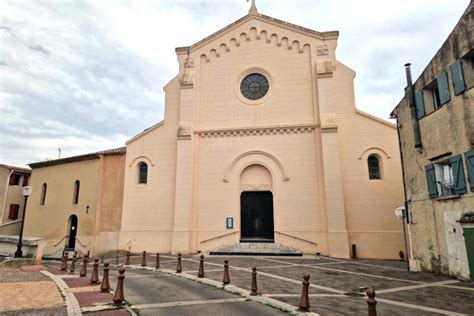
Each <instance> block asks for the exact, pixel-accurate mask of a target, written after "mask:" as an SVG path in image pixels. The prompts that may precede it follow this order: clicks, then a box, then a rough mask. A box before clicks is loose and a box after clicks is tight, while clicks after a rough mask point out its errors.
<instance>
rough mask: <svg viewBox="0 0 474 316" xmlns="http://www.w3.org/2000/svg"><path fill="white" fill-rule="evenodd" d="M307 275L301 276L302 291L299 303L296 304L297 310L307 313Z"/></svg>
mask: <svg viewBox="0 0 474 316" xmlns="http://www.w3.org/2000/svg"><path fill="white" fill-rule="evenodd" d="M308 292H309V274H308V273H305V274H304V275H303V291H302V292H301V298H300V303H299V304H298V307H299V310H300V311H303V312H307V311H309V296H308V294H309V293H308Z"/></svg>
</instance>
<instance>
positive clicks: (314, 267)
mask: <svg viewBox="0 0 474 316" xmlns="http://www.w3.org/2000/svg"><path fill="white" fill-rule="evenodd" d="M264 260H269V261H274V262H282V261H279V260H274V259H264ZM295 266H300V267H309V268H313V269H320V270H328V271H335V272H340V273H348V274H355V275H364V276H368V277H374V278H379V279H385V280H392V281H402V282H409V283H416V284H425V283H426V282H420V281H413V280H407V279H399V278H392V277H387V276H382V275H374V274H369V273H363V272H353V271H347V270H340V269H333V268H325V267H320V266H319V265H318V266H316V265H309V264H293V265H292V267H295Z"/></svg>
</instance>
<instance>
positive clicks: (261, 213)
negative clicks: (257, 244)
mask: <svg viewBox="0 0 474 316" xmlns="http://www.w3.org/2000/svg"><path fill="white" fill-rule="evenodd" d="M240 212H241V218H240V231H241V239H242V241H245V240H261V241H273V239H274V237H273V234H274V230H273V194H272V192H268V191H264V192H242V194H241V195H240Z"/></svg>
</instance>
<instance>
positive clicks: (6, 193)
mask: <svg viewBox="0 0 474 316" xmlns="http://www.w3.org/2000/svg"><path fill="white" fill-rule="evenodd" d="M13 171H14V170H13V169H11V170H10V175H9V176H8V178H7V185H6V189H5V196H4V197H3V207H2V217H1V218H0V226H3V216H5V206H6V204H7V196H8V188H9V187H10V178H11V176H12V174H13Z"/></svg>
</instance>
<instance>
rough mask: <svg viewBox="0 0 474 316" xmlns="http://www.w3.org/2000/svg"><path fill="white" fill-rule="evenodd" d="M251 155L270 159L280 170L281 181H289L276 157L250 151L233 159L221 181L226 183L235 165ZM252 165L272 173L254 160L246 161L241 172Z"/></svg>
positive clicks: (262, 152) (257, 151) (263, 164)
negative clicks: (259, 166)
mask: <svg viewBox="0 0 474 316" xmlns="http://www.w3.org/2000/svg"><path fill="white" fill-rule="evenodd" d="M252 155H256V156H263V157H266V158H268V159H270V161H271V162H273V163H274V164H275V165H276V166H277V168H278V169H279V170H280V173H281V177H282V180H283V181H288V180H290V178H289V177H288V174H287V172H286V170H285V168H284V166H283V164H282V163H281V161H280V160H279V159H278V158H277V157H275V156H274V155H272V154H270V153H268V152H266V151H262V150H250V151H247V152H244V153H242V154H240V155H238V156H237V157H235V158H234V160H232V162H231V163H230V164H229V166H228V167H227V169H226V170H225V172H224V177H223V179H222V181H224V182H226V183H228V182H229V176H230V173H231V172H232V170H233V169H234V167H235V166H236V165H237V163H239V162H242V161H243V160H244V159H245V158H247V157H249V156H252ZM252 164H261V165H262V166H264V167H266V168H267V169H268V170H270V172H271V171H272V168H271V167H270V166H269V165H267V164H266V163H265V162H264V161H261V160H255V159H249V161H246V162H245V163H244V164H243V166H242V167H241V168H240V169H242V170H243V169H244V168H246V167H248V166H249V165H252ZM239 171H241V170H239Z"/></svg>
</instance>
